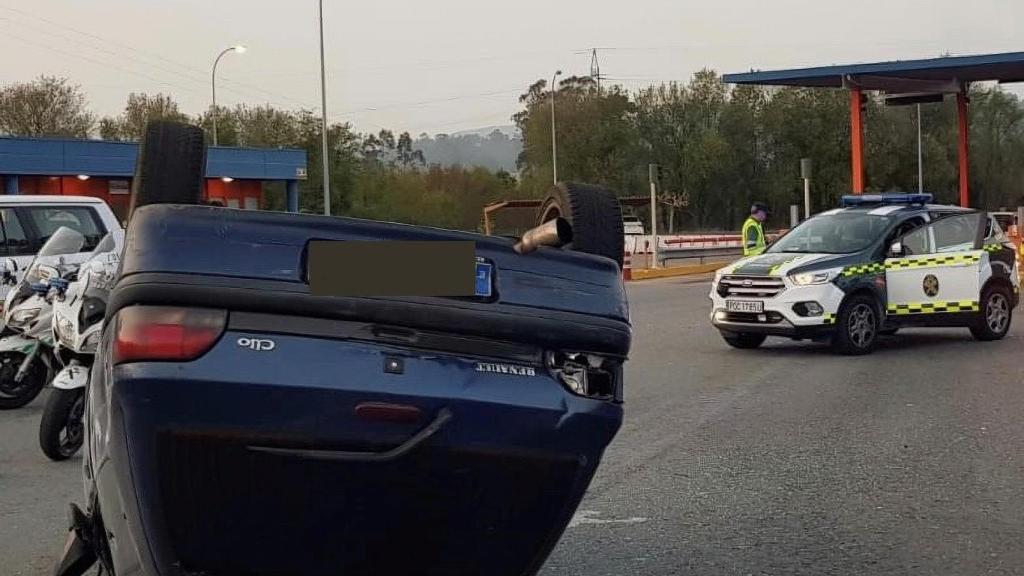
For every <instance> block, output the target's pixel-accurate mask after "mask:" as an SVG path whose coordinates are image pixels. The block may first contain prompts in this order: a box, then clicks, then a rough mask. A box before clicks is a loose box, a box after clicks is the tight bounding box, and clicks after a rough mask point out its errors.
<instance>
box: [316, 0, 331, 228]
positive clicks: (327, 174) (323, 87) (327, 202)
mask: <svg viewBox="0 0 1024 576" xmlns="http://www.w3.org/2000/svg"><path fill="white" fill-rule="evenodd" d="M317 15H318V17H319V20H320V112H321V116H322V118H321V127H320V131H321V132H323V141H322V142H321V149H320V157H321V160H320V162H321V164H322V165H323V173H324V214H325V215H327V216H330V215H331V169H330V159H331V157H330V155H329V154H328V152H327V73H326V72H325V70H324V0H320V10H319V12H317Z"/></svg>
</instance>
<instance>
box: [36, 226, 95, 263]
mask: <svg viewBox="0 0 1024 576" xmlns="http://www.w3.org/2000/svg"><path fill="white" fill-rule="evenodd" d="M108 236H109V234H108ZM104 240H105V238H104ZM82 246H85V236H83V235H82V233H81V232H79V231H77V230H73V229H71V228H68V227H67V226H61V227H60V228H58V229H57V231H56V232H54V233H53V235H51V236H50V238H49V240H47V241H46V244H43V247H42V248H40V249H39V252H38V253H37V254H36V260H34V261H33V262H32V263H33V264H35V262H36V261H37V260H39V259H40V258H46V257H47V256H60V255H62V254H77V253H78V252H79V251H81V250H82Z"/></svg>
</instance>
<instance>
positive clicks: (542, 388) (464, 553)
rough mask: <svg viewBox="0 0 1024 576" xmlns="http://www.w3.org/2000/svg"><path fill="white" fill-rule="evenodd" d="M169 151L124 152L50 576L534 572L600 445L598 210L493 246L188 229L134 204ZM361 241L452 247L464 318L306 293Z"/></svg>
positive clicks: (608, 228)
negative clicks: (82, 438)
mask: <svg viewBox="0 0 1024 576" xmlns="http://www.w3.org/2000/svg"><path fill="white" fill-rule="evenodd" d="M187 130H188V129H187V128H185V127H180V126H177V125H174V124H168V123H154V124H151V125H150V127H149V130H148V132H147V140H146V141H145V142H144V144H143V150H142V154H143V155H144V158H143V159H142V160H140V170H141V171H142V172H143V174H142V175H141V176H142V177H141V178H139V180H140V181H141V183H140V184H139V185H140V189H139V190H136V191H134V193H136V194H138V196H139V200H138V201H137V203H136V206H135V207H134V208H133V212H132V216H131V220H130V223H129V227H128V230H127V234H126V240H125V250H124V254H123V257H122V260H121V270H120V273H119V274H120V275H119V278H118V280H117V282H116V284H115V285H114V287H113V289H112V290H111V292H110V295H109V299H108V301H107V302H106V324H105V329H104V333H103V338H102V342H101V344H100V347H99V352H98V355H97V360H96V362H95V366H94V368H93V373H92V378H91V380H90V384H89V390H88V395H87V406H86V416H85V419H86V428H87V440H86V446H85V448H84V452H85V464H84V469H85V498H86V500H85V502H84V503H83V505H82V506H80V507H79V506H74V507H73V508H72V519H71V530H70V532H69V536H68V541H67V545H66V549H65V554H64V556H63V558H62V560H61V564H60V566H59V567H58V569H57V573H58V574H61V575H72V574H80V573H82V572H84V571H85V570H86V569H88V567H89V566H90V565H93V564H95V563H97V562H98V563H100V564H101V565H102V566H103V568H104V570H105V571H106V572H109V573H111V574H116V575H118V576H128V575H136V574H138V575H146V576H157V575H159V576H179V575H200V574H201V575H205V576H243V575H244V576H285V575H297V576H298V575H301V576H321V575H323V576H326V575H332V576H333V575H371V574H373V575H417V576H419V575H439V576H440V575H466V576H469V575H474V576H475V575H481V574H487V575H492V576H499V575H524V574H532V573H534V572H536V571H538V570H539V569H540V567H541V566H542V564H543V562H544V560H545V559H546V557H547V555H548V554H549V553H550V551H551V550H552V548H553V547H554V546H555V544H556V542H557V541H558V539H559V537H560V536H561V534H562V532H563V531H564V530H565V528H566V526H567V524H568V523H569V521H570V519H571V517H572V515H573V513H574V511H575V509H576V507H577V505H578V504H579V502H580V500H581V498H582V497H583V494H584V492H585V491H586V488H587V486H588V484H589V482H590V480H591V478H592V477H593V475H594V473H595V471H596V469H597V467H598V465H599V463H600V460H601V457H602V454H603V452H604V450H605V448H606V446H607V445H608V444H609V442H610V441H611V440H612V438H613V437H614V436H615V434H616V432H617V431H618V429H619V427H620V424H621V421H622V400H623V363H624V362H625V360H626V358H627V355H628V352H629V347H630V340H631V328H630V324H629V319H628V318H629V314H628V308H627V302H626V298H625V293H624V288H623V283H622V279H621V269H620V265H621V258H622V218H621V213H620V211H619V207H618V202H617V201H616V200H615V197H614V195H612V194H610V193H609V192H607V191H606V190H603V189H600V188H595V187H588V186H579V185H571V184H567V185H562V186H559V187H557V188H556V189H555V190H554V191H553V193H552V196H551V198H550V199H549V200H548V202H547V203H546V204H545V207H544V208H543V209H542V211H541V214H540V215H539V220H540V222H539V224H541V225H540V226H539V227H538V228H536V229H534V230H532V231H531V232H530V233H527V234H525V235H524V236H523V237H522V238H519V239H518V240H517V239H511V238H499V237H490V236H481V235H477V234H470V233H465V232H454V231H448V230H439V229H432V228H424V227H415V226H406V225H399V224H393V223H382V222H372V221H364V220H355V219H346V218H332V217H322V216H309V215H297V214H283V213H267V212H252V211H243V210H233V209H226V208H218V207H211V206H202V205H196V203H195V202H188V200H189V199H194V198H195V194H196V192H195V191H194V188H193V187H192V182H191V180H188V181H181V179H180V178H181V177H180V175H181V174H183V173H184V174H188V173H189V169H188V167H187V166H186V167H185V168H181V167H179V168H177V169H176V170H174V171H173V173H174V174H172V175H169V176H166V177H165V178H163V179H161V180H159V181H158V180H157V177H158V176H160V175H161V174H165V173H166V174H170V172H166V171H167V170H169V166H173V165H174V162H181V161H182V160H181V159H182V158H185V159H186V160H187V159H188V158H193V159H194V158H196V157H197V155H196V153H194V152H193V151H191V149H190V148H188V146H195V141H194V139H193V140H189V138H188V137H187V135H188V132H187ZM147 146H148V147H149V148H150V149H149V150H147V149H146V147H147ZM173 146H178V147H179V149H176V150H170V151H168V150H167V147H172V148H173ZM171 152H173V153H171ZM154 156H159V159H154V160H151V161H150V160H147V159H148V158H150V157H154ZM169 158H170V159H169ZM174 158H176V159H177V160H175V159H174ZM147 162H150V164H148V165H147ZM147 170H149V172H148V173H147V172H146V171H147ZM160 170H164V171H165V172H160ZM193 172H194V171H193ZM199 174H201V172H199ZM147 181H148V182H149V186H150V187H151V190H150V191H147V190H146V189H145V188H144V186H145V185H146V182H147ZM182 189H184V190H191V191H192V192H190V194H192V196H188V197H186V198H185V199H184V200H185V201H182V198H180V197H176V196H175V194H179V195H180V194H181V192H180V190H182ZM175 190H179V192H175ZM146 198H149V199H151V201H145V199H146ZM370 241H372V242H380V241H389V242H410V243H424V242H441V243H452V242H471V243H472V246H473V252H472V258H473V264H472V274H473V278H472V287H471V293H468V294H460V295H453V296H441V295H432V296H427V295H389V296H373V295H360V296H352V295H331V294H323V293H321V291H318V290H317V289H315V288H316V287H315V286H313V287H311V283H310V279H311V278H315V277H317V275H318V274H319V273H321V272H322V271H323V269H324V267H331V266H332V262H331V261H329V260H325V259H324V258H318V257H316V254H315V253H314V252H313V251H311V250H310V246H311V245H312V244H314V243H326V244H337V243H356V242H370ZM379 266H380V267H382V268H380V269H379V271H386V273H387V274H394V273H395V272H394V271H393V270H389V269H387V266H388V262H387V261H383V262H380V263H379ZM331 272H332V274H333V275H334V276H338V275H340V276H341V277H344V276H345V275H346V274H352V275H355V274H374V270H372V269H370V270H351V269H342V270H332V271H331ZM380 273H382V274H383V273H385V272H380ZM409 283H410V286H415V285H416V284H417V281H416V279H415V278H409ZM408 292H410V293H412V292H415V289H414V288H411V289H410V290H409V291H408Z"/></svg>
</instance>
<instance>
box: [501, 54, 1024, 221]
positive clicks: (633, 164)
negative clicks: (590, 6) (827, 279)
mask: <svg viewBox="0 0 1024 576" xmlns="http://www.w3.org/2000/svg"><path fill="white" fill-rule="evenodd" d="M549 98H550V91H549V89H548V86H547V83H546V81H545V80H539V81H538V82H537V83H535V84H534V85H532V86H531V87H530V88H529V90H528V91H527V92H526V93H525V94H524V95H523V96H522V98H521V102H522V104H523V108H524V109H523V110H522V111H521V112H519V113H518V114H517V115H516V116H515V121H516V124H517V125H518V126H519V128H520V130H522V132H523V142H524V148H523V152H522V154H521V156H520V167H521V168H522V173H521V182H522V183H521V188H522V189H524V190H533V191H540V190H543V189H544V187H546V186H547V183H548V182H550V181H551V160H550V159H551V140H550V122H551V116H550V107H549V105H550V100H549ZM969 99H970V138H971V150H970V153H971V172H970V187H971V201H972V204H973V205H975V206H977V207H982V208H987V209H999V208H1002V207H1016V206H1017V205H1024V162H1021V159H1022V158H1024V105H1022V103H1021V101H1020V100H1019V99H1018V98H1017V96H1016V95H1014V94H1011V93H1008V92H1005V91H1003V90H1002V89H1001V88H999V87H998V86H985V85H976V86H972V87H971V88H970V92H969ZM864 109H865V125H866V127H865V142H866V149H865V165H866V182H867V191H869V192H892V191H916V190H917V189H918V161H917V116H916V114H917V109H916V107H913V106H887V105H886V104H885V102H884V100H883V99H882V98H881V97H879V96H877V95H876V96H871V97H869V98H868V99H867V101H866V102H864ZM849 110H850V100H849V93H848V92H846V91H843V90H825V89H802V88H781V89H779V88H775V89H770V88H762V87H756V86H735V87H730V86H727V85H725V84H723V83H722V81H721V78H720V77H719V76H718V75H717V74H716V73H715V72H713V71H711V70H702V71H701V72H698V73H696V74H695V75H694V76H693V78H692V79H691V80H690V81H689V82H688V83H685V84H684V83H666V84H662V85H659V86H652V87H649V88H645V89H642V90H640V91H638V92H634V93H629V92H626V91H624V90H623V89H622V88H620V87H618V86H612V87H610V88H605V87H598V86H597V84H595V82H594V81H593V80H592V79H591V78H589V77H574V78H567V79H565V80H562V81H561V82H560V83H559V86H558V90H557V94H556V121H557V123H558V126H559V129H558V136H559V140H558V170H559V174H558V175H559V178H560V179H569V178H575V179H580V180H584V181H588V182H594V183H601V184H606V185H608V186H612V187H614V188H615V189H616V190H619V191H620V192H621V193H622V194H630V195H631V194H637V195H642V194H646V193H647V189H648V164H649V163H654V164H658V165H659V166H660V167H661V171H660V175H659V186H660V189H661V191H662V194H663V204H664V206H663V208H661V209H659V213H660V214H661V215H663V217H664V220H663V221H662V223H661V226H665V225H667V224H668V223H669V222H670V221H672V220H674V221H675V222H679V223H680V224H681V225H682V227H683V228H685V229H690V230H713V229H718V230H735V229H737V228H738V227H739V225H740V223H741V222H742V220H743V219H744V218H745V217H746V215H747V213H748V207H749V206H750V204H751V203H752V202H753V201H763V202H767V203H769V204H770V205H771V206H772V207H773V211H774V212H775V217H774V222H773V224H775V225H779V226H787V225H788V218H789V210H788V206H790V205H793V204H798V205H802V204H803V181H802V180H801V175H800V159H801V158H810V159H811V160H812V161H813V164H814V174H813V180H812V197H813V208H814V209H815V210H817V211H820V210H822V209H826V208H830V207H833V206H835V205H836V204H837V202H838V200H839V197H840V196H841V195H843V194H848V193H849V191H850V190H851V182H850V120H849V114H850V112H849ZM921 129H922V150H923V158H924V161H923V167H924V177H923V186H924V189H925V191H928V192H931V193H933V194H934V195H935V196H936V198H937V201H939V202H944V203H956V201H957V198H958V178H959V175H958V168H957V117H956V102H955V98H953V97H948V98H947V99H946V101H944V102H943V103H941V104H924V105H922V106H921ZM641 210H642V209H641ZM662 229H664V228H662Z"/></svg>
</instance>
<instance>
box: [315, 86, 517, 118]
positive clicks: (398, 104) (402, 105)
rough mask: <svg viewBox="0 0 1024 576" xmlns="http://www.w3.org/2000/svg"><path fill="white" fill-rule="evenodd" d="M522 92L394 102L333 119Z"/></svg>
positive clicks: (354, 109)
mask: <svg viewBox="0 0 1024 576" xmlns="http://www.w3.org/2000/svg"><path fill="white" fill-rule="evenodd" d="M522 91H523V89H522V88H515V89H512V90H501V91H496V92H482V93H479V94H462V95H457V96H448V97H445V98H436V99H432V100H420V101H417V102H393V103H391V104H385V105H382V106H373V107H365V108H353V109H351V110H345V111H343V112H340V113H338V114H335V115H333V116H332V118H338V117H341V116H351V115H354V114H359V113H361V112H375V111H377V110H389V109H395V108H416V107H419V106H426V105H429V104H439V103H442V102H455V101H458V100H466V99H470V98H481V97H488V96H503V95H506V94H516V93H521V92H522Z"/></svg>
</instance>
